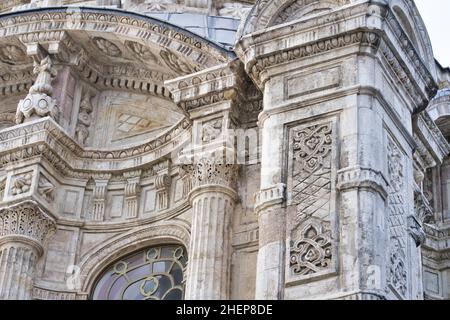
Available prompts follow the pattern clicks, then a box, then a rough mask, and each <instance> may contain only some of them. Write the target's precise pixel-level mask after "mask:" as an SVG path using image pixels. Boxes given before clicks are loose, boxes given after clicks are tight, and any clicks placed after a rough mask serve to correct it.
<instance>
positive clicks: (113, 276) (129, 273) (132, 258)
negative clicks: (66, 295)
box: [92, 245, 187, 300]
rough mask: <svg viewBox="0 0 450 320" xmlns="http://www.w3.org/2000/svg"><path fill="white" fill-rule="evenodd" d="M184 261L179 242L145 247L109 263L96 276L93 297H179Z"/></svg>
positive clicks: (116, 298) (120, 298)
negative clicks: (177, 243) (97, 277)
mask: <svg viewBox="0 0 450 320" xmlns="http://www.w3.org/2000/svg"><path fill="white" fill-rule="evenodd" d="M186 263H187V255H186V252H185V249H184V248H183V247H182V246H180V245H166V246H159V247H151V248H147V249H144V250H141V251H138V252H135V253H133V254H130V255H128V256H126V257H124V258H122V259H120V260H118V261H116V262H114V263H113V264H111V265H110V266H109V267H108V268H107V269H106V270H105V271H104V272H103V273H102V275H101V276H100V277H99V279H98V281H97V283H96V285H95V287H94V291H93V294H92V299H93V300H181V299H183V296H184V282H183V273H184V269H185V267H186Z"/></svg>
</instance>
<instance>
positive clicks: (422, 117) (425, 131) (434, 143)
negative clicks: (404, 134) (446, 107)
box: [413, 111, 450, 167]
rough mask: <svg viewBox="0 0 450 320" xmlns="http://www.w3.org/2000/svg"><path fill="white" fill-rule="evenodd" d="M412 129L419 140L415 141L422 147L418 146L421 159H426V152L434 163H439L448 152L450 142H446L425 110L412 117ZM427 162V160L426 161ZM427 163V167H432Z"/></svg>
mask: <svg viewBox="0 0 450 320" xmlns="http://www.w3.org/2000/svg"><path fill="white" fill-rule="evenodd" d="M413 124H414V131H415V133H416V134H417V136H418V138H419V139H420V142H419V141H416V142H417V143H418V144H419V145H420V146H422V148H418V152H419V154H420V155H421V156H422V158H423V159H425V160H426V159H428V158H429V157H428V155H427V154H428V153H429V154H431V155H432V157H433V159H434V161H436V163H438V164H441V163H442V162H443V161H444V158H445V157H446V156H447V155H448V154H449V153H450V144H449V143H448V142H447V140H446V139H445V137H444V136H443V134H442V132H441V131H440V130H439V128H438V126H437V125H436V123H435V122H434V121H433V120H432V119H431V117H430V115H429V114H428V112H427V111H424V112H422V113H420V114H418V115H415V116H414V118H413ZM428 162H429V161H428ZM433 166H434V165H433V163H429V164H428V167H433Z"/></svg>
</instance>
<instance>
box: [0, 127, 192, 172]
mask: <svg viewBox="0 0 450 320" xmlns="http://www.w3.org/2000/svg"><path fill="white" fill-rule="evenodd" d="M18 129H20V130H18ZM24 136H26V137H27V139H26V141H27V142H28V143H23V141H24V140H23V139H24ZM190 136H191V133H190V123H189V122H188V121H187V120H185V119H183V120H181V121H180V122H179V123H177V124H176V125H174V126H173V127H172V128H170V129H169V130H168V131H166V132H165V133H163V134H161V135H160V136H159V137H157V138H155V139H153V140H152V141H149V142H145V143H144V144H142V145H140V146H137V147H131V148H123V149H119V150H111V151H105V150H86V149H83V148H82V147H80V146H79V145H78V143H77V142H76V141H74V140H73V139H72V138H70V137H69V136H68V135H67V134H66V133H65V132H64V130H63V129H62V128H61V127H60V126H58V125H57V124H56V123H55V122H54V121H53V120H52V119H50V118H44V119H42V120H38V121H34V122H30V123H27V124H24V125H21V126H20V127H17V126H16V127H13V128H8V129H6V130H3V131H1V132H0V141H1V142H0V150H1V151H0V167H4V166H6V165H8V164H10V163H12V162H16V161H22V160H26V159H29V158H32V157H35V156H42V157H44V158H45V159H47V160H48V161H49V162H50V163H51V164H52V165H53V166H54V167H55V168H56V169H57V170H58V171H60V172H61V173H63V174H65V175H66V176H69V177H77V178H87V179H89V177H90V174H89V173H88V171H94V172H105V171H107V172H114V171H119V170H127V169H128V170H130V169H132V170H134V169H135V168H137V167H140V166H142V165H143V164H148V163H152V162H155V161H156V160H158V159H159V158H161V157H162V156H163V155H165V154H170V153H171V152H172V151H173V150H174V149H176V148H177V147H179V146H181V145H183V144H184V143H185V142H186V141H187V140H188V139H190Z"/></svg>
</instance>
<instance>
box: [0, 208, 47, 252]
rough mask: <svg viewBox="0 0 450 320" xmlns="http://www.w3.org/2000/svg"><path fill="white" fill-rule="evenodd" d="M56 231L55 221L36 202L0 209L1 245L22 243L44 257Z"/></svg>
mask: <svg viewBox="0 0 450 320" xmlns="http://www.w3.org/2000/svg"><path fill="white" fill-rule="evenodd" d="M55 230H56V223H55V220H54V219H53V218H52V217H50V216H49V215H47V214H46V213H45V212H44V211H43V209H42V208H41V207H40V206H39V205H38V204H37V203H36V202H34V201H25V202H21V203H19V204H16V205H13V206H9V207H6V208H0V245H2V244H5V243H8V242H22V243H26V244H29V245H31V246H33V247H35V248H36V249H37V251H38V254H39V255H42V253H43V250H44V243H45V241H46V239H47V238H48V236H49V235H50V234H52V233H53V232H54V231H55Z"/></svg>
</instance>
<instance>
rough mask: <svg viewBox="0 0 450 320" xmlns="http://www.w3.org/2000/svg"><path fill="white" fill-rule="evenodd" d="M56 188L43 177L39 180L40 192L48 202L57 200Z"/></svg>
mask: <svg viewBox="0 0 450 320" xmlns="http://www.w3.org/2000/svg"><path fill="white" fill-rule="evenodd" d="M55 190H56V189H55V186H54V185H53V184H52V183H51V182H50V181H49V180H48V179H47V178H46V177H44V176H43V175H40V177H39V180H38V192H39V194H40V195H41V196H42V197H43V198H44V199H45V200H47V201H48V202H52V201H53V200H54V199H55Z"/></svg>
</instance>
